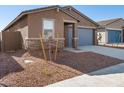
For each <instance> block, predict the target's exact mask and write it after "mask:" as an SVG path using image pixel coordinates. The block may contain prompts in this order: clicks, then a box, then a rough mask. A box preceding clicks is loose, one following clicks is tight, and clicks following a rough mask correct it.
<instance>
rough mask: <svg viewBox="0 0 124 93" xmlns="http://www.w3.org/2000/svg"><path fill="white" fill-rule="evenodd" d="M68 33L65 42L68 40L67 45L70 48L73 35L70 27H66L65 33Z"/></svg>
mask: <svg viewBox="0 0 124 93" xmlns="http://www.w3.org/2000/svg"><path fill="white" fill-rule="evenodd" d="M67 34H68V35H67V36H68V39H67V42H68V44H67V45H68V47H70V48H72V39H73V37H72V27H68V33H67Z"/></svg>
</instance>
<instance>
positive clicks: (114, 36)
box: [108, 30, 121, 43]
mask: <svg viewBox="0 0 124 93" xmlns="http://www.w3.org/2000/svg"><path fill="white" fill-rule="evenodd" d="M108 42H109V43H120V42H121V31H116V30H108Z"/></svg>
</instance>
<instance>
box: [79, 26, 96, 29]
mask: <svg viewBox="0 0 124 93" xmlns="http://www.w3.org/2000/svg"><path fill="white" fill-rule="evenodd" d="M78 28H89V29H96V27H91V26H78Z"/></svg>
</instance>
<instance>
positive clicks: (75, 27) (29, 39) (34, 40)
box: [3, 6, 99, 49]
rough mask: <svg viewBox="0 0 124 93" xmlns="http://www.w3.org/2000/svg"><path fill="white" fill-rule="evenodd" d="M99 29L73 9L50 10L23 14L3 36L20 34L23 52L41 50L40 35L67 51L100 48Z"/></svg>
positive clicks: (52, 7) (52, 8)
mask: <svg viewBox="0 0 124 93" xmlns="http://www.w3.org/2000/svg"><path fill="white" fill-rule="evenodd" d="M98 26H99V25H98V24H97V23H96V22H94V21H93V20H91V19H90V18H88V17H87V16H85V15H84V14H82V13H80V12H79V11H78V10H76V9H75V8H73V7H72V6H67V7H60V6H50V7H46V8H39V9H33V10H28V11H24V12H22V13H21V14H20V15H18V16H17V17H16V18H15V19H14V20H13V21H12V22H11V23H10V24H9V25H8V26H6V27H5V29H4V30H3V32H20V33H21V40H22V44H21V45H22V48H24V49H27V48H34V49H38V48H40V35H41V34H42V37H43V38H49V37H51V38H53V39H56V38H59V39H61V40H63V41H64V44H65V47H73V48H77V47H78V46H84V45H95V44H97V41H96V33H95V31H96V28H97V27H98ZM10 39H11V38H10Z"/></svg>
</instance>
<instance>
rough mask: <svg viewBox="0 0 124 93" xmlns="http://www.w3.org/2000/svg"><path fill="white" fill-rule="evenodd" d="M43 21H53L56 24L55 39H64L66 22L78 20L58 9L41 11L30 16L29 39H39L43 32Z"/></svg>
mask: <svg viewBox="0 0 124 93" xmlns="http://www.w3.org/2000/svg"><path fill="white" fill-rule="evenodd" d="M43 19H53V20H54V22H55V27H54V28H55V29H54V30H55V37H59V38H64V20H66V21H67V20H70V21H74V22H77V20H75V19H73V18H72V17H70V16H68V15H67V14H65V13H63V12H62V11H57V9H52V10H47V11H41V12H37V13H32V14H29V15H28V26H29V35H28V36H29V38H39V36H40V34H42V31H43Z"/></svg>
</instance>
